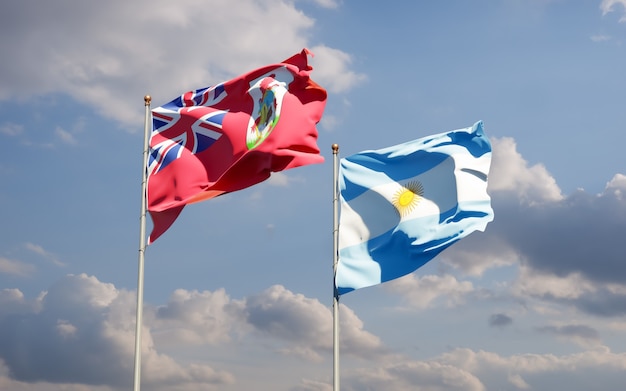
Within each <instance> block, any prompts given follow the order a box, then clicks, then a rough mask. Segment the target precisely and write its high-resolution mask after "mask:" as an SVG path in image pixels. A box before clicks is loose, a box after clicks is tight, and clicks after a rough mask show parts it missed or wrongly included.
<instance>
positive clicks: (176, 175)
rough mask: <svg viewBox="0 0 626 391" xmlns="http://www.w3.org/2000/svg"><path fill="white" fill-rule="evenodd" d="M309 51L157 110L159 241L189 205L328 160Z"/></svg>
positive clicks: (153, 200) (151, 180)
mask: <svg viewBox="0 0 626 391" xmlns="http://www.w3.org/2000/svg"><path fill="white" fill-rule="evenodd" d="M309 54H311V53H310V52H309V51H308V50H307V49H304V50H302V52H300V53H298V54H296V55H294V56H292V57H290V58H289V59H287V60H285V61H283V62H281V63H278V64H273V65H267V66H265V67H262V68H258V69H255V70H253V71H251V72H249V73H246V74H244V75H241V76H239V77H237V78H235V79H232V80H229V81H226V82H224V83H220V84H217V85H214V86H212V87H207V88H201V89H198V90H195V91H189V92H186V93H184V94H183V95H181V96H180V97H178V98H176V99H174V100H172V101H171V102H169V103H166V104H165V105H163V106H161V107H157V108H155V109H153V110H152V122H153V128H152V134H151V136H150V156H149V162H148V173H147V174H148V186H147V194H146V197H147V201H148V211H149V212H150V216H151V217H152V222H153V229H152V233H151V234H150V237H149V239H148V242H149V243H152V242H154V241H155V240H156V239H157V238H158V237H159V236H160V235H162V234H163V233H164V232H165V231H166V230H167V229H168V228H169V227H170V226H171V225H172V224H173V223H174V221H175V220H176V218H177V217H178V215H179V214H180V213H181V211H182V210H183V208H184V207H185V206H186V205H187V204H191V203H194V202H199V201H203V200H208V199H211V198H214V197H217V196H219V195H222V194H225V193H229V192H233V191H237V190H242V189H244V188H247V187H249V186H252V185H255V184H257V183H259V182H262V181H264V180H266V179H267V178H269V177H270V174H271V173H272V172H277V171H282V170H287V169H290V168H294V167H299V166H304V165H308V164H314V163H321V162H323V161H324V158H323V157H322V156H321V155H320V153H319V152H320V151H319V148H318V146H317V129H316V124H317V123H318V122H319V121H320V119H321V117H322V114H323V112H324V107H325V105H326V97H327V94H326V90H325V89H324V88H322V87H320V86H319V85H318V84H317V83H315V82H314V81H313V80H312V79H311V78H310V73H311V71H312V69H313V68H312V67H311V66H309V64H308V55H309Z"/></svg>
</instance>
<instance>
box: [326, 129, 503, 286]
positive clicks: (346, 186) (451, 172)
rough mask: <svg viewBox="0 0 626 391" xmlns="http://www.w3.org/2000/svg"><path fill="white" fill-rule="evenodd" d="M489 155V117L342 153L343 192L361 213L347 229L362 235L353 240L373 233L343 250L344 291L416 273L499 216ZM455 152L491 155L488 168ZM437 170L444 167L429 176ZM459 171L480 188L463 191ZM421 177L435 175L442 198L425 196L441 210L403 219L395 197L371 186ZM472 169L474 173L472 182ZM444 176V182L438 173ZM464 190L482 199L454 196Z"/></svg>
mask: <svg viewBox="0 0 626 391" xmlns="http://www.w3.org/2000/svg"><path fill="white" fill-rule="evenodd" d="M490 153H491V145H490V143H489V140H488V139H487V137H486V136H485V135H484V133H483V127H482V122H477V123H476V124H474V126H473V127H470V128H466V129H460V130H456V131H452V132H447V133H441V134H438V135H433V136H429V137H425V138H422V139H419V140H414V141H410V142H408V143H404V144H400V145H397V146H393V147H389V148H384V149H380V150H377V151H365V152H363V153H359V154H356V155H352V156H349V157H347V158H345V159H342V161H341V170H340V181H339V187H340V196H341V198H342V201H343V202H346V203H347V204H348V205H349V206H350V209H351V210H352V211H354V212H353V213H352V212H351V214H350V215H351V216H354V217H356V219H355V218H351V220H350V221H351V223H350V224H349V225H346V227H350V228H349V229H350V230H352V229H354V231H350V232H351V236H350V237H353V238H356V240H354V239H351V240H354V242H357V241H358V240H359V238H362V237H363V236H362V235H370V236H371V237H367V238H365V240H364V241H363V242H361V243H356V244H352V245H349V246H348V247H344V248H340V249H339V264H338V265H337V274H336V276H335V284H336V287H337V289H338V292H339V294H344V293H347V292H350V291H352V290H354V289H359V288H364V287H367V286H371V285H376V284H380V283H382V282H385V281H390V280H393V279H396V278H398V277H401V276H404V275H406V274H409V273H411V272H413V271H415V270H416V269H418V268H419V267H421V266H423V265H424V264H425V263H427V262H428V261H430V260H431V259H433V258H434V257H436V256H437V255H438V254H439V253H441V251H443V250H445V249H446V248H448V247H449V246H450V245H452V244H453V243H455V242H456V241H458V240H459V239H461V238H463V237H466V236H467V235H469V234H470V233H472V232H473V231H475V230H481V231H483V230H484V229H485V227H486V226H487V223H488V222H490V221H492V220H493V210H492V209H491V200H490V198H489V196H488V194H487V192H486V188H487V172H483V171H481V170H486V171H488V165H489V163H488V162H489V161H490V159H491V155H490ZM486 154H489V155H486ZM451 155H454V156H459V155H461V156H468V155H471V156H473V157H474V158H479V157H483V156H484V157H485V158H487V159H488V160H487V161H486V162H487V165H486V169H485V166H481V165H478V163H473V162H474V161H476V160H475V159H473V158H471V157H469V158H468V159H461V162H466V161H469V162H470V163H469V164H467V165H468V166H470V167H465V166H464V167H456V166H455V164H454V162H455V160H452V159H451V157H450V156H451ZM446 159H448V161H446ZM483 161H484V160H483ZM444 162H446V163H444ZM448 163H451V164H448ZM442 164H445V165H442ZM481 164H482V163H481ZM461 165H464V164H461ZM435 168H437V171H433V172H432V173H430V174H427V172H428V171H430V170H433V169H435ZM456 169H460V171H456ZM456 172H459V174H460V173H461V172H462V173H463V174H462V175H465V177H464V178H466V179H465V181H462V182H459V186H460V185H461V184H462V183H465V184H467V183H470V184H472V185H471V186H476V188H474V187H472V188H469V187H464V188H462V189H457V188H456V181H457V175H456ZM418 175H430V178H431V179H430V181H432V180H433V178H434V182H433V183H434V184H435V185H436V186H433V185H432V184H431V187H430V188H426V190H425V191H431V192H434V193H431V195H435V196H436V197H433V198H429V197H426V195H425V198H426V199H429V200H431V201H433V202H435V203H436V205H437V206H439V209H440V210H439V212H437V214H435V215H431V216H423V215H419V216H418V217H414V218H409V219H408V220H407V219H406V217H409V216H405V218H403V219H401V218H400V217H399V215H398V214H397V212H396V210H395V207H394V206H393V205H391V203H390V201H389V200H388V199H385V198H384V197H383V196H381V195H377V193H375V192H374V191H372V189H374V188H378V187H380V186H382V185H385V184H388V183H391V182H402V181H403V180H406V179H409V178H413V177H416V176H418ZM433 175H437V176H434V177H433ZM467 175H469V176H470V177H469V178H470V180H469V182H468V181H467ZM440 177H441V181H439V179H438V178H440ZM460 177H461V176H459V178H460ZM474 177H475V178H474ZM420 178H427V177H424V176H421V177H420ZM471 178H474V179H471ZM469 190H472V191H469ZM474 190H477V192H474ZM365 193H367V194H365ZM461 193H463V194H469V195H470V196H469V197H470V198H471V197H473V196H475V195H476V196H477V198H479V199H472V200H464V201H458V198H456V199H455V198H450V197H457V196H458V194H461ZM449 201H452V202H449ZM443 205H446V208H444V209H445V210H441V209H442V208H441V206H443ZM355 213H356V214H355ZM341 223H342V221H341V219H340V228H339V234H340V242H341V235H342V231H343V230H345V229H348V228H345V227H343V226H342V224H341ZM346 224H347V223H346ZM361 226H362V228H359V227H361ZM360 230H361V231H360ZM368 239H369V240H368ZM351 240H349V241H348V242H350V241H351Z"/></svg>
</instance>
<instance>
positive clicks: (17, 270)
mask: <svg viewBox="0 0 626 391" xmlns="http://www.w3.org/2000/svg"><path fill="white" fill-rule="evenodd" d="M34 271H35V267H34V266H33V265H31V264H28V263H25V262H22V261H16V260H13V259H9V258H4V257H0V273H4V274H11V275H14V276H22V277H25V276H29V275H31V274H32V273H33V272H34Z"/></svg>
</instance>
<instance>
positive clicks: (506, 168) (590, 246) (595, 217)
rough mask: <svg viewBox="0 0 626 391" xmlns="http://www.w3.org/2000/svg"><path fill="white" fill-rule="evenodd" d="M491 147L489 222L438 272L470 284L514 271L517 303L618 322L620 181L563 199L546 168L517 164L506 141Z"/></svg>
mask: <svg viewBox="0 0 626 391" xmlns="http://www.w3.org/2000/svg"><path fill="white" fill-rule="evenodd" d="M492 141H493V161H492V171H491V173H490V178H489V193H490V195H491V198H492V206H493V208H494V214H495V218H494V221H493V222H491V223H490V224H489V225H488V226H487V229H486V231H485V232H484V233H475V234H472V235H470V237H468V238H466V239H463V240H462V241H460V242H459V243H458V244H455V245H454V246H452V247H451V248H450V249H448V250H446V251H444V252H443V253H442V254H441V255H440V259H439V260H440V261H441V262H442V265H446V266H452V267H453V269H454V270H459V271H462V272H463V273H465V274H467V275H472V276H479V275H482V274H484V273H485V272H486V271H487V270H489V269H493V268H498V267H503V266H515V267H516V268H517V271H518V276H517V279H515V280H514V281H513V283H512V284H510V287H511V293H513V294H514V295H515V296H517V297H518V298H521V299H524V298H535V299H540V300H544V301H546V302H552V303H555V304H565V305H567V306H574V307H576V308H578V309H579V310H582V311H584V312H587V313H593V314H596V315H601V316H619V315H622V314H625V313H626V305H624V304H622V303H624V302H626V300H625V299H626V263H625V262H624V259H626V245H625V244H624V240H623V233H624V232H626V175H623V174H619V173H618V174H615V175H614V177H613V178H611V179H610V180H609V181H608V182H607V184H606V187H605V189H604V190H603V191H602V192H601V193H599V194H591V193H588V192H586V191H584V190H582V189H579V190H577V191H575V192H574V193H572V194H570V195H562V194H561V191H560V189H559V188H558V186H557V184H556V181H555V180H554V178H553V177H552V176H551V175H550V173H549V172H548V171H547V170H546V168H545V167H544V166H542V165H530V164H529V163H528V162H527V161H526V160H524V159H523V157H522V156H521V154H520V153H519V152H517V150H516V145H515V142H514V140H513V139H510V138H503V139H494V140H492ZM420 300H422V301H424V300H425V298H422V299H420Z"/></svg>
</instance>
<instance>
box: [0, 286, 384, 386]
mask: <svg viewBox="0 0 626 391" xmlns="http://www.w3.org/2000/svg"><path fill="white" fill-rule="evenodd" d="M135 300H136V296H135V294H134V293H133V292H130V291H126V290H123V289H122V290H120V289H117V288H115V286H113V285H112V284H109V283H104V282H101V281H99V280H98V279H97V278H95V277H93V276H87V275H85V274H81V275H67V276H65V277H63V278H62V279H61V280H59V281H58V282H57V283H55V284H54V285H53V286H51V287H50V288H49V289H48V291H46V292H44V293H43V294H42V295H41V296H39V297H38V298H37V299H35V300H31V301H29V300H26V299H25V297H24V295H23V294H22V292H20V291H19V290H17V289H5V290H2V291H0V385H1V384H11V385H15V387H13V386H12V387H11V389H20V387H23V389H29V388H28V387H26V386H23V385H32V384H36V383H38V384H56V385H58V389H72V387H73V386H70V385H71V384H81V385H84V386H88V387H90V389H91V387H93V389H96V390H97V389H99V388H100V387H103V389H107V388H108V387H110V389H113V390H117V389H128V388H129V387H130V384H129V383H131V382H132V379H133V374H132V370H133V366H132V362H133V359H134V333H135V327H134V326H135V324H134V319H135V304H136V301H135ZM143 326H144V328H143V333H142V334H143V343H142V350H143V353H142V363H143V370H142V377H143V380H142V384H143V385H144V386H145V387H147V388H150V389H153V390H157V391H161V390H166V389H167V390H169V389H178V390H193V389H212V387H216V386H220V385H222V386H225V385H228V384H232V383H234V382H236V380H237V378H236V375H235V374H233V373H230V372H227V371H224V370H220V369H218V368H213V367H211V366H208V365H206V364H204V363H196V362H189V360H188V359H186V360H184V361H182V362H178V361H176V360H175V358H174V356H172V355H169V354H165V353H164V351H176V350H177V349H178V350H180V349H186V352H187V353H189V352H191V351H192V350H193V349H196V348H202V347H203V346H212V347H213V349H216V348H218V347H219V348H220V349H221V350H220V352H222V353H221V354H225V353H224V352H225V351H227V350H229V349H232V348H233V346H237V344H239V343H241V342H242V341H243V340H245V341H246V343H254V344H258V339H256V337H258V336H262V337H263V338H261V341H262V342H261V348H262V349H263V351H264V353H263V357H268V356H267V352H268V351H269V352H271V354H277V355H278V356H284V355H288V356H295V357H298V358H301V359H304V360H307V361H313V362H319V361H320V360H321V359H322V356H323V355H324V356H326V357H330V355H331V352H332V338H330V336H331V335H332V315H331V312H330V310H329V309H328V308H327V307H326V306H324V305H323V304H321V303H320V302H319V301H318V300H317V299H312V298H307V297H305V296H303V295H301V294H296V293H293V292H291V291H289V290H287V289H285V288H284V287H283V286H280V285H275V286H272V287H270V288H268V289H266V290H264V291H263V292H260V293H259V294H256V295H252V296H249V297H246V298H244V299H241V300H234V299H231V298H230V297H229V296H228V295H227V294H226V292H225V291H224V290H223V289H219V290H216V291H214V292H210V291H203V292H199V291H187V290H184V289H178V290H176V291H174V292H173V293H172V295H171V297H170V298H169V300H168V302H167V303H166V304H164V305H162V306H157V307H153V306H151V305H149V304H146V305H145V309H144V324H143ZM340 327H341V344H342V345H341V347H342V354H343V355H344V356H351V357H358V358H359V359H377V358H381V357H382V358H384V357H391V356H390V355H389V350H388V349H386V348H385V347H384V346H383V344H382V342H381V341H380V339H379V338H378V337H376V336H374V335H373V334H371V333H369V332H367V331H366V330H364V325H363V322H362V321H361V320H360V319H359V318H358V317H357V316H356V315H355V314H354V312H353V311H352V310H351V309H349V308H348V307H345V306H342V307H341V311H340ZM255 336H256V337H255ZM224 349H225V350H224ZM306 384H308V385H307V386H306V387H313V384H316V383H315V382H313V383H306ZM51 387H52V386H51ZM302 387H305V383H303V384H302ZM52 389H54V388H52ZM78 389H80V388H76V390H78ZM305 389H306V388H305ZM322 389H323V388H322Z"/></svg>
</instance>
